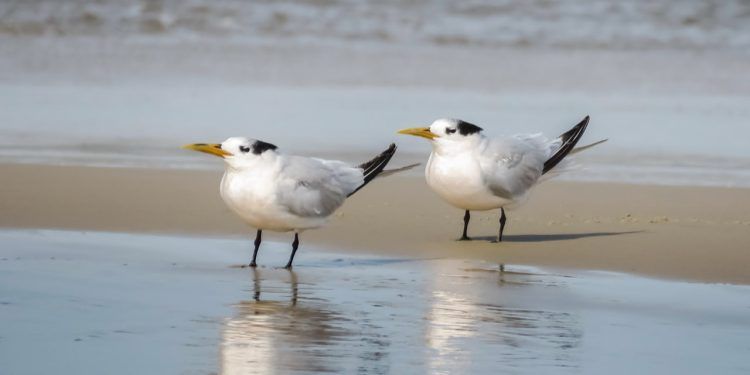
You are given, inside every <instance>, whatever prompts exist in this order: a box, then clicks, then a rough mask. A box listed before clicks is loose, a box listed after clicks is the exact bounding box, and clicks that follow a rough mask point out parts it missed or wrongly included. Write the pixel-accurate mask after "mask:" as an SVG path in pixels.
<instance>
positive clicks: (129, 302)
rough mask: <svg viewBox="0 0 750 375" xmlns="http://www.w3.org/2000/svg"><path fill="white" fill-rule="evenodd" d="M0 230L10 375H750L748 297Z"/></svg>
mask: <svg viewBox="0 0 750 375" xmlns="http://www.w3.org/2000/svg"><path fill="white" fill-rule="evenodd" d="M287 247H288V246H287V245H286V244H281V243H273V242H267V243H264V247H263V249H262V250H261V255H260V258H259V259H260V263H261V264H263V265H264V266H265V267H262V268H259V269H257V270H251V269H247V268H240V267H237V266H232V265H233V264H237V263H238V261H239V260H243V259H244V258H246V257H247V256H248V251H249V240H248V241H238V240H224V239H212V238H187V237H162V236H148V235H127V234H108V233H76V232H58V231H4V232H0V249H1V250H0V321H2V322H3V324H2V325H0V363H2V368H3V373H8V374H27V373H49V372H52V371H58V372H64V373H92V374H93V373H110V374H117V373H162V374H171V373H201V374H202V373H223V374H234V373H237V374H240V373H241V374H248V373H270V372H276V373H309V372H337V373H354V372H359V373H498V372H510V373H531V374H538V373H546V372H556V373H604V372H606V373H644V372H645V373H678V372H679V373H747V372H748V371H750V360H748V358H750V356H748V354H750V340H748V337H750V314H748V313H749V312H750V287H747V286H729V285H713V284H696V283H683V282H674V281H662V280H653V279H646V278H640V277H635V276H630V275H624V274H615V273H603V272H575V271H553V270H546V269H535V268H531V267H522V266H515V265H508V266H506V268H505V271H504V272H499V270H498V267H497V265H492V264H486V263H480V262H475V261H466V260H459V259H452V260H451V259H432V260H430V259H399V258H382V257H375V256H373V257H360V256H357V257H355V256H350V255H340V254H330V253H324V252H320V251H317V250H314V249H311V248H310V247H308V246H304V244H303V247H302V250H301V252H300V253H299V254H298V259H297V263H296V265H297V268H296V269H295V271H294V272H288V271H286V270H283V269H276V268H273V267H275V266H278V265H282V264H283V263H284V260H285V258H286V256H287V251H288V250H287Z"/></svg>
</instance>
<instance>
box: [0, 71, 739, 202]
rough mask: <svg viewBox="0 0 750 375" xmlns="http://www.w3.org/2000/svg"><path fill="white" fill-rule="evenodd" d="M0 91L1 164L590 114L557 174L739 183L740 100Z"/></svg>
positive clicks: (401, 159) (334, 143)
mask: <svg viewBox="0 0 750 375" xmlns="http://www.w3.org/2000/svg"><path fill="white" fill-rule="evenodd" d="M0 99H1V100H2V101H3V102H4V103H6V104H7V107H8V110H6V111H3V112H2V113H0V162H11V163H16V162H25V163H42V164H72V165H99V166H136V167H161V168H198V169H204V168H216V169H218V168H221V163H220V162H219V161H218V160H215V159H213V158H209V157H207V156H206V155H200V154H197V153H194V152H190V151H187V150H182V149H180V148H179V146H181V145H183V144H186V143H194V142H221V141H223V140H224V139H225V138H228V137H229V136H239V135H244V136H248V137H251V138H257V139H262V140H265V141H268V142H271V143H274V144H277V145H279V146H280V148H281V149H282V150H283V151H284V152H287V153H292V154H303V155H312V156H319V157H330V158H339V159H343V160H346V161H348V162H352V163H360V162H362V161H364V160H368V159H369V158H371V157H372V156H373V155H375V154H377V153H378V152H380V151H382V150H383V149H384V148H385V147H387V145H388V144H389V143H391V142H397V143H398V145H399V147H400V150H399V154H398V157H397V158H396V160H394V165H396V164H398V165H404V164H406V163H412V162H422V163H424V162H425V161H426V160H427V156H428V155H429V152H430V147H429V145H428V144H427V142H425V141H424V140H423V139H417V138H413V137H406V136H399V135H397V134H396V130H398V129H400V128H405V127H411V126H417V125H426V124H429V123H430V122H431V121H432V120H434V119H435V118H436V117H440V116H444V117H463V118H464V119H466V120H469V121H472V122H475V123H477V124H480V125H481V126H483V127H485V129H486V132H487V133H488V135H490V136H494V135H501V134H518V133H529V132H543V133H544V134H546V135H547V136H549V137H554V136H556V135H558V134H560V133H562V132H563V131H565V130H566V129H568V128H570V127H571V126H573V125H574V124H575V123H577V122H578V121H580V120H581V118H583V116H584V115H586V114H589V115H591V116H592V123H591V126H590V127H589V129H588V131H587V134H586V137H585V138H584V139H583V141H582V142H583V143H591V142H594V141H597V140H600V139H604V138H609V139H610V141H609V142H608V143H606V144H605V145H602V146H599V147H596V148H594V149H592V150H590V151H587V152H586V153H584V154H582V155H581V156H580V157H578V161H579V163H578V164H579V165H580V166H581V167H583V168H579V169H578V170H576V171H573V172H572V173H567V174H565V175H564V176H565V177H567V178H570V179H575V180H587V181H590V180H596V181H617V182H629V183H650V184H673V185H707V186H729V187H750V151H749V150H748V148H747V147H746V142H745V139H746V138H747V134H748V129H749V128H748V127H747V126H746V119H747V117H748V116H749V115H750V110H748V108H750V105H748V103H749V101H748V100H747V99H746V98H744V97H679V96H676V97H664V96H654V97H647V96H646V97H643V96H641V97H636V96H631V95H623V96H620V97H606V98H600V97H594V96H590V95H583V94H567V93H566V94H564V95H563V94H525V95H524V94H519V95H509V94H492V93H483V92H471V91H466V90H464V91H461V90H452V91H439V90H421V89H407V88H366V89H359V88H321V87H306V88H300V87H294V88H283V87H237V86H223V85H219V86H216V85H214V86H208V87H206V86H199V87H191V86H189V85H188V86H185V87H172V86H170V85H165V86H159V87H157V86H156V85H153V86H151V85H127V84H123V85H117V86H113V87H108V86H78V85H76V86H70V85H60V86H45V87H37V86H15V85H0ZM280 103H281V104H280ZM40 108H43V110H40ZM288 108H295V110H294V111H291V112H290V111H289V110H288ZM708 123H710V124H712V125H711V126H705V124H708ZM418 170H419V172H420V173H421V168H419V169H418ZM415 171H416V170H415Z"/></svg>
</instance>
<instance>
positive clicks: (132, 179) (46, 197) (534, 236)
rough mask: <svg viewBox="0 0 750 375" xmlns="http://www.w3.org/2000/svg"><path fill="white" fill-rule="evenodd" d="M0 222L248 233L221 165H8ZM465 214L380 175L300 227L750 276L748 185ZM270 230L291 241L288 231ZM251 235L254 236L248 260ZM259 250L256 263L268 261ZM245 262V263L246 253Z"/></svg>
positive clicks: (390, 241)
mask: <svg viewBox="0 0 750 375" xmlns="http://www.w3.org/2000/svg"><path fill="white" fill-rule="evenodd" d="M0 176H2V184H0V197H1V198H0V213H1V214H0V226H2V227H6V228H57V229H74V230H93V231H122V232H149V233H182V234H191V235H217V236H219V235H221V236H223V235H232V236H240V235H241V236H248V237H251V236H252V235H253V234H254V232H253V231H252V230H251V229H248V228H247V227H246V226H245V225H244V224H243V223H242V222H241V221H240V220H239V219H237V218H236V217H235V216H234V215H233V214H232V213H231V212H229V210H228V209H227V208H226V207H225V206H224V204H223V203H222V202H221V200H220V198H219V196H218V191H217V190H218V183H219V179H220V177H221V172H220V171H186V170H156V169H127V168H94V167H58V166H38V165H16V164H6V165H0ZM462 216H463V213H462V212H461V211H460V210H458V209H456V208H453V207H451V206H449V205H447V204H446V203H444V202H442V201H441V200H440V199H439V198H438V197H437V196H435V195H434V194H433V193H432V192H430V191H429V189H428V188H427V186H426V185H425V183H424V180H423V178H421V177H417V176H394V177H389V178H386V179H382V180H378V181H376V182H374V183H373V184H372V185H370V186H368V188H365V189H363V190H362V191H361V192H359V193H357V195H355V196H354V197H353V198H351V199H350V200H349V201H348V202H347V203H346V204H345V205H344V207H343V208H342V209H340V210H339V212H338V213H337V214H336V215H335V217H334V219H333V220H332V222H331V225H329V226H327V227H325V228H323V229H320V230H316V231H310V232H306V233H304V234H303V235H302V241H303V242H302V243H303V247H302V250H303V251H304V245H305V244H311V245H312V244H317V245H318V246H321V245H323V246H329V247H330V248H332V249H334V250H337V251H338V250H343V251H347V252H348V251H354V252H360V253H362V252H366V253H376V254H384V255H402V256H408V257H419V258H442V257H451V258H469V259H472V258H473V259H479V260H486V261H491V262H501V263H511V264H528V265H538V266H555V267H572V268H580V269H601V270H614V271H622V272H630V273H638V274H644V275H649V276H655V277H665V278H679V279H686V280H695V281H707V282H724V283H738V284H750V268H749V267H748V264H750V189H727V188H698V187H667V186H640V185H623V184H608V183H573V182H559V181H552V182H548V183H546V184H544V185H542V186H540V187H539V188H538V190H537V191H536V192H535V194H534V195H533V196H532V198H531V200H530V201H529V202H528V203H527V204H526V205H525V206H522V207H521V208H520V209H518V210H516V211H512V212H510V213H509V218H510V220H509V224H508V227H507V228H506V236H507V237H506V242H503V243H502V244H497V243H492V242H490V241H488V240H489V239H490V238H491V237H492V236H494V235H495V233H496V230H497V213H496V212H489V213H475V214H473V217H472V225H471V227H470V233H469V234H470V235H472V236H475V237H476V238H477V239H479V240H477V241H472V242H457V241H455V239H456V238H457V237H458V235H459V234H460V230H461V225H462ZM266 238H270V239H278V240H282V241H287V240H289V241H291V236H290V235H289V234H280V235H279V234H277V235H269V236H267V237H266ZM249 249H250V241H248V256H249ZM262 258H263V253H262V251H261V255H260V257H259V259H261V262H262ZM238 261H239V260H238Z"/></svg>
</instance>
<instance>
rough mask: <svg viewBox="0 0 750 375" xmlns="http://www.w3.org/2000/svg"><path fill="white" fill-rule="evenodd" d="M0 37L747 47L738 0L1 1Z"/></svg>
mask: <svg viewBox="0 0 750 375" xmlns="http://www.w3.org/2000/svg"><path fill="white" fill-rule="evenodd" d="M0 35H12V36H19V35H31V36H38V35H55V36H71V35H78V36H80V35H96V36H115V37H123V36H127V37H131V36H145V37H153V36H168V37H173V36H179V37H184V38H235V39H278V40H289V39H297V40H307V41H309V40H321V39H322V40H328V41H340V42H344V43H348V42H352V41H356V42H363V41H365V42H367V41H370V42H377V43H387V44H410V45H424V44H431V45H441V46H451V45H454V46H455V45H459V46H460V45H476V46H511V47H538V46H544V47H550V46H554V47H563V48H571V47H572V48H577V47H583V48H643V47H647V48H660V47H669V48H674V47H689V48H712V49H713V48H747V47H748V46H750V4H748V3H747V1H742V0H711V1H692V0H691V1H680V2H674V1H667V0H661V1H648V0H636V1H628V2H622V1H617V0H598V1H581V0H577V1H565V2H556V1H546V0H538V1H522V0H501V1H494V0H470V1H461V2H453V1H443V0H440V1H430V0H409V1H378V2H363V1H357V0H301V1H253V2H247V1H240V0H223V1H206V0H188V1H177V0H140V1H127V2H123V1H117V0H100V1H94V2H92V1H85V0H66V1H57V0H36V1H2V2H0Z"/></svg>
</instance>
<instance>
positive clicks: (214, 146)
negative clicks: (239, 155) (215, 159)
mask: <svg viewBox="0 0 750 375" xmlns="http://www.w3.org/2000/svg"><path fill="white" fill-rule="evenodd" d="M182 148H184V149H187V150H193V151H200V152H205V153H207V154H211V155H216V156H219V157H222V158H225V157H227V156H232V154H231V153H230V152H227V151H224V150H222V149H221V145H220V144H218V143H193V144H192V145H184V146H182Z"/></svg>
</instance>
